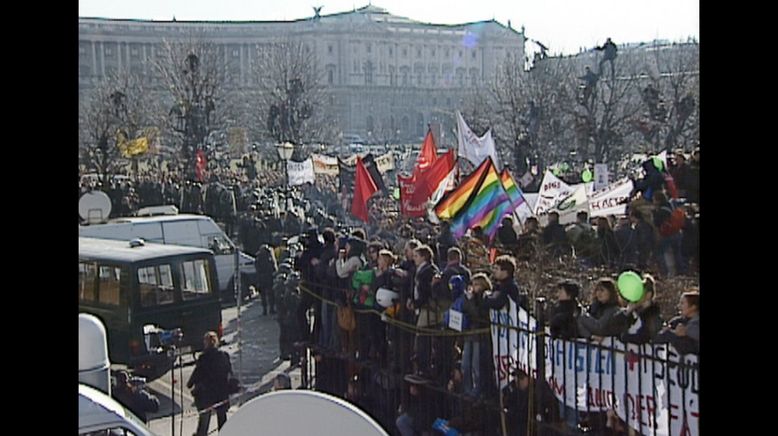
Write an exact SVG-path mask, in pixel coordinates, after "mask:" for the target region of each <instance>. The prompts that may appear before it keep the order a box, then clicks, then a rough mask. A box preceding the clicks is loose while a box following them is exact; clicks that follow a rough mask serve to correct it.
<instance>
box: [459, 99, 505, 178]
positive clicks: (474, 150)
mask: <svg viewBox="0 0 778 436" xmlns="http://www.w3.org/2000/svg"><path fill="white" fill-rule="evenodd" d="M457 140H458V142H459V150H458V153H459V156H462V157H464V158H466V159H467V160H469V161H470V162H472V163H473V165H475V166H478V165H480V164H481V162H483V161H484V159H486V158H487V157H488V156H491V157H492V161H493V162H494V165H495V167H497V168H498V169H500V168H502V165H500V159H499V158H498V157H497V151H496V148H495V146H494V139H492V129H489V130H488V131H487V132H486V133H484V136H482V137H480V138H479V137H478V136H476V135H475V133H473V131H472V130H470V127H468V126H467V123H465V119H464V118H462V114H461V113H459V111H457Z"/></svg>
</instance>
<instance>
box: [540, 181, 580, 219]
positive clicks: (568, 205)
mask: <svg viewBox="0 0 778 436" xmlns="http://www.w3.org/2000/svg"><path fill="white" fill-rule="evenodd" d="M581 211H584V212H587V213H588V212H589V200H588V198H587V196H586V185H585V184H583V183H581V184H579V185H578V187H577V188H576V190H575V191H574V192H573V193H572V194H570V195H568V196H566V197H563V198H561V199H560V200H559V202H558V203H557V205H556V206H554V208H553V209H551V210H550V211H549V212H556V213H558V214H559V224H562V225H565V224H571V223H574V222H575V216H576V214H578V212H581Z"/></svg>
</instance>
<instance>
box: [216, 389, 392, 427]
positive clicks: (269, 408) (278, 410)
mask: <svg viewBox="0 0 778 436" xmlns="http://www.w3.org/2000/svg"><path fill="white" fill-rule="evenodd" d="M257 434H262V436H289V435H292V436H296V435H311V434H321V435H329V434H343V435H360V436H388V434H387V433H386V431H385V430H384V429H383V428H381V426H380V425H378V423H377V422H375V420H374V419H373V418H371V417H370V416H369V415H368V414H367V413H365V412H363V411H361V410H359V409H358V408H357V407H356V406H354V405H353V404H351V403H348V402H347V401H345V400H342V399H340V398H337V397H333V396H331V395H327V394H323V393H321V392H315V391H307V390H282V391H277V392H271V393H269V394H265V395H261V396H259V397H257V398H254V399H253V400H251V401H249V402H248V403H246V404H244V405H243V406H241V407H240V409H238V411H237V412H235V414H234V415H233V416H231V417H230V419H228V420H227V423H226V424H224V427H222V429H221V430H219V436H249V435H250V436H254V435H257Z"/></svg>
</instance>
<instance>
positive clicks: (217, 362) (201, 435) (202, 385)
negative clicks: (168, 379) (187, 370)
mask: <svg viewBox="0 0 778 436" xmlns="http://www.w3.org/2000/svg"><path fill="white" fill-rule="evenodd" d="M203 345H204V346H205V350H204V351H203V353H202V354H200V357H198V358H197V363H196V364H195V369H194V371H193V372H192V375H191V376H190V377H189V381H188V382H187V383H186V387H188V388H189V389H192V396H193V397H194V399H195V406H197V410H198V411H199V412H203V411H205V410H206V409H208V408H209V407H211V406H214V405H216V404H218V406H217V407H216V408H215V410H216V419H217V422H218V426H219V429H220V430H221V428H222V426H224V423H225V422H227V409H229V408H230V402H229V400H228V398H229V392H228V390H229V388H228V384H227V380H228V379H229V376H230V375H231V374H232V364H231V362H230V356H229V354H227V353H226V352H224V351H221V350H219V337H218V336H217V335H216V333H215V332H208V333H206V334H205V336H204V337H203ZM193 388H194V389H193ZM210 423H211V411H206V412H204V413H200V419H199V421H198V422H197V433H196V435H197V436H206V435H207V434H208V426H209V425H210Z"/></svg>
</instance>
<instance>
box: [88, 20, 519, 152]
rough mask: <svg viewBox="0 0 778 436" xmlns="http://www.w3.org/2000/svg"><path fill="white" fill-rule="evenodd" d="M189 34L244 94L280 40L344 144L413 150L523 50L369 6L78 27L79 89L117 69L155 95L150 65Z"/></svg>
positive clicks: (499, 29) (510, 39) (489, 28)
mask: <svg viewBox="0 0 778 436" xmlns="http://www.w3.org/2000/svg"><path fill="white" fill-rule="evenodd" d="M193 35H196V37H198V38H205V39H208V40H209V41H210V42H213V43H215V44H217V45H219V46H221V47H223V50H222V56H223V58H224V59H223V61H224V63H225V66H226V68H227V69H228V71H229V72H230V74H229V77H230V78H231V80H230V83H229V86H232V87H236V88H244V89H249V88H251V87H252V83H253V80H254V79H253V78H252V73H251V71H252V62H255V60H256V59H258V58H259V53H260V52H261V50H262V47H263V46H266V45H267V44H269V43H272V42H273V41H274V40H277V39H278V38H279V37H284V38H292V39H295V40H299V41H301V42H303V43H304V44H305V45H306V46H307V49H308V50H310V52H311V55H312V56H316V59H317V63H318V65H319V68H321V69H322V74H323V76H322V77H323V80H322V82H323V84H324V85H326V86H327V87H328V88H329V90H330V92H331V95H332V99H331V104H332V107H331V108H328V110H332V111H334V112H335V113H337V115H338V119H339V122H340V129H341V130H342V132H343V133H344V135H347V136H348V137H356V136H359V137H361V138H362V139H363V140H364V141H365V142H373V143H382V142H385V141H415V140H417V139H418V138H420V137H421V136H423V135H424V133H425V132H426V128H427V124H428V123H431V122H439V123H441V124H442V126H443V130H444V131H450V130H451V129H452V128H453V126H454V123H453V120H454V116H453V114H454V111H455V110H457V109H461V107H462V101H463V99H464V98H465V96H466V94H467V93H468V92H470V91H472V90H473V89H478V88H481V87H485V86H487V85H488V84H489V82H490V81H491V80H493V78H494V76H495V73H496V71H497V69H498V66H499V65H500V64H501V63H502V62H503V61H504V60H505V59H506V57H509V56H511V57H518V58H519V59H524V41H525V37H524V34H523V32H522V31H516V30H514V29H512V28H511V27H506V26H503V25H502V24H500V23H498V22H496V21H494V20H490V21H482V22H474V23H465V24H457V25H441V24H431V23H422V22H418V21H415V20H412V19H409V18H404V17H399V16H395V15H392V14H390V13H389V12H388V11H386V10H385V9H382V8H379V7H377V6H373V5H370V6H366V7H363V8H360V9H355V10H354V11H350V12H344V13H336V14H331V15H321V16H315V17H312V18H306V19H300V20H296V21H284V22H277V21H275V22H271V21H251V22H209V21H198V22H191V21H189V22H185V21H139V20H115V19H100V18H80V19H79V86H80V89H81V90H85V89H88V88H90V87H91V86H94V84H95V83H98V82H99V81H100V80H102V79H103V78H105V77H106V75H108V74H110V73H111V72H114V71H120V70H125V71H130V72H132V73H136V74H139V75H141V76H143V77H144V80H145V81H146V84H147V85H148V86H150V87H151V88H154V87H159V86H160V85H161V80H160V78H159V77H158V76H157V75H156V72H155V71H154V69H153V67H152V66H151V64H150V62H149V61H150V60H151V59H153V58H154V57H155V56H157V52H158V51H160V50H161V46H162V43H163V41H164V40H171V41H176V40H181V41H183V40H189V39H190V38H192V37H193ZM448 139H449V141H447V142H450V140H451V138H450V136H449V138H448Z"/></svg>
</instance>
